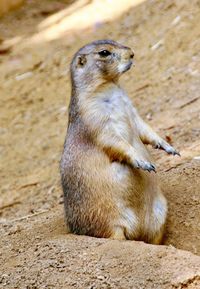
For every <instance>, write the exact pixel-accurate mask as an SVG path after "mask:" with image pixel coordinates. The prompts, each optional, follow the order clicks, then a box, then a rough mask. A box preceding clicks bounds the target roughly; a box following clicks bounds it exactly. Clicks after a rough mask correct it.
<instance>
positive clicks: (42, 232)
mask: <svg viewBox="0 0 200 289" xmlns="http://www.w3.org/2000/svg"><path fill="white" fill-rule="evenodd" d="M97 39H113V40H116V41H119V42H120V43H122V44H124V45H127V46H130V47H131V48H133V50H134V51H135V67H133V68H132V69H131V70H130V71H129V72H128V73H126V74H125V75H124V76H123V77H122V79H121V83H122V86H123V87H124V88H125V89H126V91H127V92H128V94H129V96H130V98H131V99H132V101H133V102H134V104H135V105H136V107H137V108H138V110H139V112H140V114H141V115H142V117H143V118H144V119H145V120H146V121H147V122H149V123H150V125H151V126H152V127H153V128H154V129H155V130H156V131H157V132H158V133H159V134H160V135H162V137H164V138H166V139H167V141H168V142H170V143H172V144H173V146H174V147H175V148H177V149H178V150H179V151H180V153H181V158H178V157H171V156H167V155H166V154H165V153H164V152H160V151H154V150H152V149H150V150H151V153H152V154H153V156H154V159H155V164H156V166H157V171H158V173H159V178H160V181H161V187H162V188H163V191H164V192H165V194H166V196H167V199H168V201H169V216H168V222H167V233H166V240H165V244H166V245H173V246H175V247H177V248H179V249H185V250H189V251H191V252H193V253H194V254H199V253H200V227H199V221H200V196H199V188H200V125H199V124H200V95H199V88H200V49H199V47H200V2H199V1H198V0H191V1H188V0H182V1H178V0H174V1H173V0H162V1H161V0H123V1H122V0H121V1H120V0H74V1H73V0H71V1H67V0H65V1H64V0H63V1H62V0H41V1H38V0H24V1H23V0H0V157H1V161H0V224H1V225H2V226H1V227H0V228H1V229H0V230H1V231H0V232H1V233H2V235H1V236H2V237H1V242H2V244H1V246H0V247H1V248H3V246H5V244H7V243H8V240H9V242H11V244H15V246H16V247H17V248H18V250H19V247H20V246H19V244H21V246H22V247H24V248H29V247H31V246H32V244H33V243H34V242H35V241H34V240H35V236H37V237H38V238H39V239H38V240H40V238H43V237H45V240H51V238H52V235H53V236H56V235H58V234H65V228H64V221H63V200H62V191H61V187H60V177H59V160H60V155H61V151H62V147H63V142H64V137H65V133H66V128H67V107H68V103H69V99H70V89H71V87H70V81H69V64H70V61H71V58H72V56H73V54H74V53H75V52H76V51H77V49H79V48H80V47H81V46H82V45H84V44H86V43H88V42H90V41H93V40H97ZM29 220H30V221H29ZM88 242H89V243H90V242H92V241H88ZM17 244H18V245H17ZM91 244H92V243H91ZM77 246H78V245H77ZM4 248H5V247H4ZM6 248H7V249H6V250H4V254H3V255H1V254H0V257H2V264H3V263H5V260H7V259H9V257H8V256H14V255H15V254H16V255H17V254H20V253H19V252H17V251H15V250H14V251H13V252H12V247H9V246H8V247H6ZM13 254H14V255H13ZM26 254H28V253H26V250H25V251H24V252H23V250H22V256H23V258H22V259H21V260H23V261H22V264H23V266H25V265H24V264H25V263H23V262H25V261H24V260H25V259H26V258H28V260H29V271H30V272H29V273H28V272H27V274H31V272H32V271H31V269H30V268H31V264H32V265H33V264H34V261H33V260H34V259H31V257H30V259H29V257H28V255H26ZM20 256H21V255H20ZM30 256H32V255H31V254H30ZM13 258H14V257H13ZM16 258H18V257H16ZM5 264H7V265H5V267H4V270H5V271H6V270H7V269H6V268H8V267H9V266H10V267H9V268H11V267H12V265H11V263H10V265H9V263H5ZM6 266H7V267H6ZM38 270H39V269H38ZM13 274H14V273H13ZM11 275H12V274H11ZM12 276H15V275H12ZM27 276H28V275H26V278H28V277H27ZM14 280H15V278H14V277H13V281H12V282H11V283H10V285H8V284H7V287H6V288H12V289H13V288H15V287H14V285H13V284H14V283H13V282H14ZM15 281H16V280H15ZM16 282H18V283H16V284H18V285H17V286H18V287H17V288H22V283H20V282H22V281H20V280H18V281H16ZM52 282H53V281H52ZM99 282H100V281H99ZM20 284H21V285H20ZM9 286H10V287H9ZM20 286H21V287H20ZM82 286H83V285H82ZM84 286H85V285H84ZM23 288H24V287H23ZM31 288H32V287H31ZM39 288H42V287H39ZM45 288H46V287H45ZM48 288H51V287H48ZM53 288H55V287H53ZM58 288H61V287H58ZM70 288H71V287H70ZM79 288H86V287H79ZM99 288H104V287H99ZM105 288H110V287H105ZM126 288H128V287H126ZM139 288H143V287H139ZM149 288H150V287H149ZM152 288H153V287H152ZM157 288H164V287H159V286H158V287H157ZM166 288H170V287H166ZM194 288H195V287H194Z"/></svg>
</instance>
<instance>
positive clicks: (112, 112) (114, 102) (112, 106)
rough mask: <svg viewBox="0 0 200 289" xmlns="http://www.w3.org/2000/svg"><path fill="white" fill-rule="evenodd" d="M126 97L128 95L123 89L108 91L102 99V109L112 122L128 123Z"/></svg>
mask: <svg viewBox="0 0 200 289" xmlns="http://www.w3.org/2000/svg"><path fill="white" fill-rule="evenodd" d="M125 97H126V95H125V93H124V91H123V90H121V89H113V90H111V91H108V92H107V93H106V94H105V95H104V97H102V99H101V102H102V108H103V109H104V111H105V113H106V114H109V116H110V119H111V120H113V121H114V120H116V121H117V120H118V121H127V118H129V114H128V111H127V105H126V101H125Z"/></svg>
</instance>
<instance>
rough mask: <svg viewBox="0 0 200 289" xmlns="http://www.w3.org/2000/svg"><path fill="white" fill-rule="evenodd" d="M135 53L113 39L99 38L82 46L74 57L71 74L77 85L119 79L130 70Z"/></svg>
mask: <svg viewBox="0 0 200 289" xmlns="http://www.w3.org/2000/svg"><path fill="white" fill-rule="evenodd" d="M133 57H134V53H133V51H132V50H131V49H130V48H129V47H126V46H123V45H121V44H119V43H117V42H115V41H112V40H98V41H94V42H92V43H90V44H88V45H86V46H84V47H82V48H81V49H80V50H79V51H78V52H77V53H76V54H75V55H74V57H73V60H72V63H71V76H72V81H73V84H74V85H75V86H78V87H80V86H81V84H82V86H84V84H85V85H91V86H92V85H95V83H96V84H100V83H103V82H105V81H112V80H117V79H118V78H119V77H120V75H121V74H122V73H124V72H125V71H127V70H129V69H130V67H131V65H132V63H133Z"/></svg>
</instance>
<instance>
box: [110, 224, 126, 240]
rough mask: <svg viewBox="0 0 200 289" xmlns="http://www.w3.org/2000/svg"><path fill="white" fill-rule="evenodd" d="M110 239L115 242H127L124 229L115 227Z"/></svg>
mask: <svg viewBox="0 0 200 289" xmlns="http://www.w3.org/2000/svg"><path fill="white" fill-rule="evenodd" d="M110 238H111V239H113V240H126V237H125V234H124V229H123V227H119V226H116V227H114V228H113V232H112V234H111V237H110Z"/></svg>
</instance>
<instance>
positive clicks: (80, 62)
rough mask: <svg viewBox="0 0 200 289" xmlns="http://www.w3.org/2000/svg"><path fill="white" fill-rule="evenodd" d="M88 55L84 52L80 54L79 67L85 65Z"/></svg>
mask: <svg viewBox="0 0 200 289" xmlns="http://www.w3.org/2000/svg"><path fill="white" fill-rule="evenodd" d="M86 62H87V60H86V56H85V55H84V54H81V55H78V57H77V61H76V65H77V67H83V66H84V65H85V64H86Z"/></svg>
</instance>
